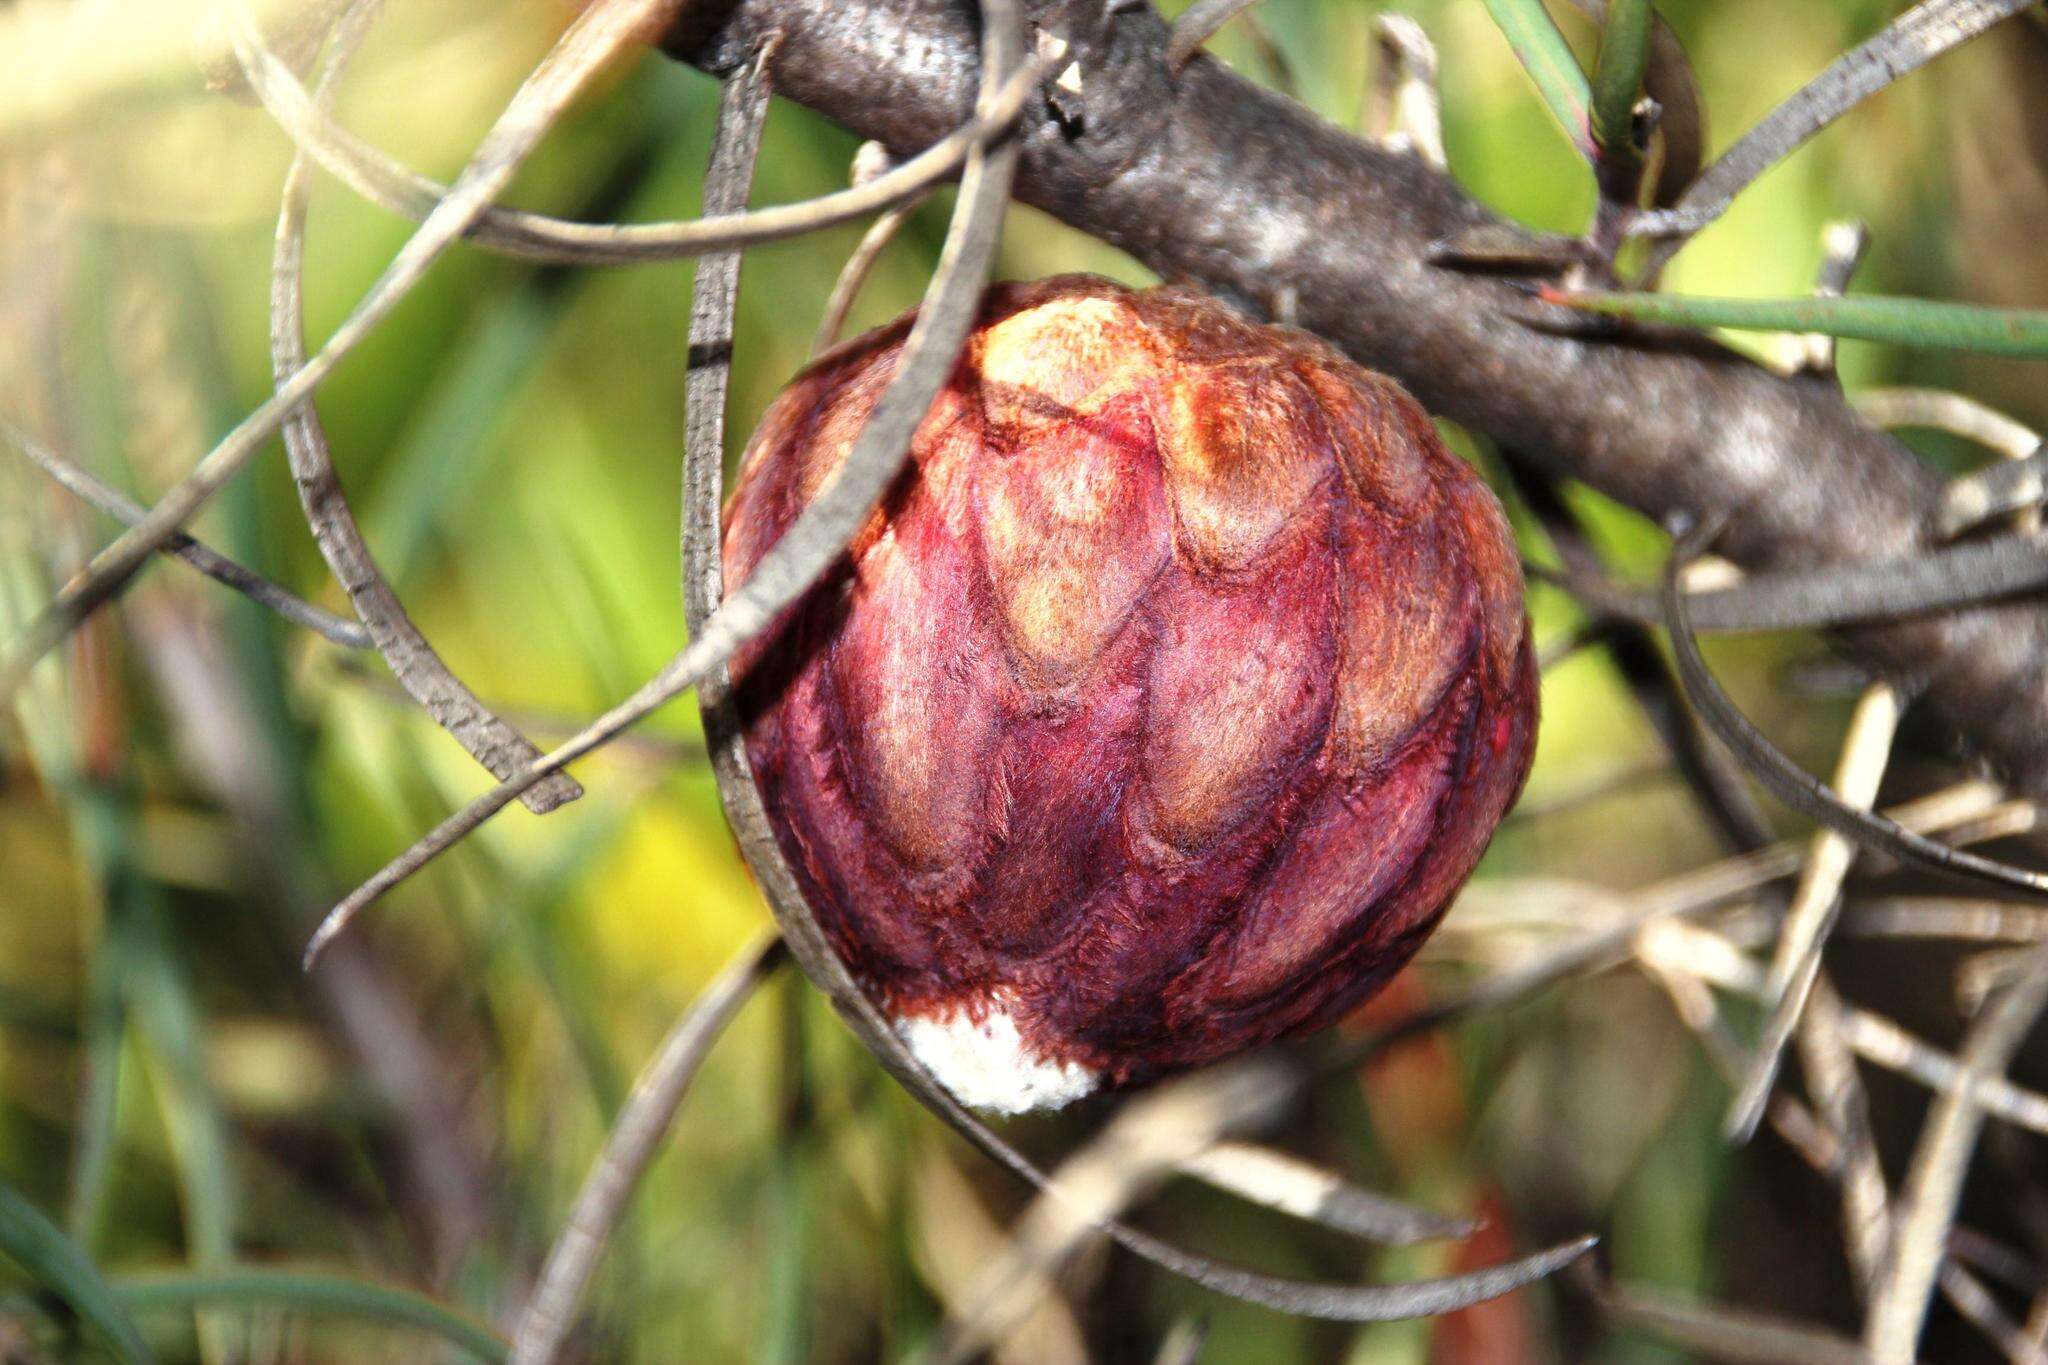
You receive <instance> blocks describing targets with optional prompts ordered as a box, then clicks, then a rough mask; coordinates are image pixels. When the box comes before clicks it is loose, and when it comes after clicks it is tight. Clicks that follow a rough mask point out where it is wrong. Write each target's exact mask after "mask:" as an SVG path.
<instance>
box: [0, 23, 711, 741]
mask: <svg viewBox="0 0 2048 1365" xmlns="http://www.w3.org/2000/svg"><path fill="white" fill-rule="evenodd" d="M676 2H677V0H598V2H597V3H595V4H592V5H591V6H590V7H589V8H587V9H585V10H583V11H582V12H581V13H580V14H578V15H577V16H576V18H575V20H574V21H572V22H571V23H570V25H569V27H568V29H567V31H566V32H564V33H563V35H562V37H561V40H560V41H559V42H558V43H557V44H556V45H555V47H554V49H553V50H552V51H551V52H549V53H548V55H547V56H546V57H545V58H543V59H542V61H541V64H540V65H539V67H537V68H536V69H535V70H534V72H533V74H532V75H531V76H530V77H528V78H527V80H526V82H525V84H523V85H521V86H520V88H519V90H518V91H517V93H515V94H514V95H513V97H512V100H511V102H510V103H509V104H508V105H507V106H506V108H505V111H504V113H503V114H501V115H500V116H499V118H498V121H497V122H496V123H495V124H494V125H492V127H491V130H490V132H488V133H486V134H485V135H484V139H483V142H482V144H481V145H480V146H479V147H478V148H477V151H476V155H475V156H474V157H473V158H472V159H471V160H470V163H469V165H468V166H467V167H466V168H464V170H463V172H462V174H461V176H460V177H458V178H457V180H456V182H455V185H454V187H453V188H451V189H450V190H449V192H448V195H447V197H446V198H444V199H442V200H441V201H440V202H439V203H438V204H437V205H435V207H434V210H433V212H432V213H430V214H428V215H427V217H426V220H425V221H424V222H423V223H422V224H421V225H420V228H419V230H418V231H417V232H415V233H414V234H413V236H412V238H411V239H410V240H409V241H407V242H406V244H405V246H404V247H402V248H401V249H400V250H399V253H398V255H397V256H396V257H395V258H394V259H393V260H392V262H391V264H390V265H389V266H388V267H386V269H385V271H384V273H383V274H382V275H381V276H379V277H378V279H377V281H376V283H374V284H373V285H371V286H370V288H369V290H368V292H366V293H365V294H364V296H363V298H362V300H361V302H359V303H358V304H357V305H356V307H355V310H354V311H353V312H351V313H350V314H349V315H348V317H347V318H345V319H344V320H343V321H342V323H341V325H340V326H339V327H337V328H336V329H335V331H334V334H333V335H332V336H330V337H329V338H328V339H327V341H326V343H325V344H324V345H322V346H321V347H320V349H319V351H318V352H316V353H315V354H314V355H313V357H312V358H311V359H310V360H308V361H307V362H306V364H305V365H303V366H301V367H300V368H299V369H298V370H297V371H296V372H295V373H294V374H293V375H292V376H291V378H289V379H287V380H285V381H284V382H283V383H281V384H279V385H278V387H277V389H276V391H275V392H274V393H273V394H272V395H271V396H270V397H269V398H268V399H266V400H265V401H264V402H263V403H261V404H259V405H258V406H257V407H256V409H255V410H254V411H252V412H251V413H249V415H248V416H246V417H244V418H243V419H242V421H241V422H240V423H239V424H238V425H237V426H236V427H235V428H234V429H233V430H232V431H230V432H229V433H228V434H227V435H226V436H224V437H222V438H221V440H220V442H219V444H217V445H216V446H215V447H214V448H213V449H212V450H211V451H210V452H208V453H207V455H206V456H205V458H203V459H201V460H200V461H199V463H198V465H197V466H196V467H195V468H194V469H193V470H192V472H191V473H190V474H188V475H186V476H185V478H184V479H182V480H180V481H179V482H178V483H177V484H176V485H174V486H173V487H172V488H171V490H170V491H169V492H168V493H166V494H165V495H164V496H163V498H162V499H160V500H159V501H158V502H157V504H156V506H154V507H152V508H151V509H150V511H149V515H148V516H146V517H144V518H143V519H142V520H141V521H140V522H138V523H137V524H136V525H134V526H133V527H131V528H129V530H128V531H127V532H125V533H124V534H123V535H121V536H120V537H119V538H118V539H116V540H115V541H114V543H113V544H111V545H109V546H107V547H106V548H105V549H104V550H102V551H100V552H99V553H98V554H97V555H94V556H93V558H92V561H91V562H90V563H89V564H88V565H87V566H86V569H85V571H84V572H83V573H82V574H80V575H79V576H78V577H77V578H76V579H74V580H73V581H72V582H71V583H69V584H67V585H66V586H65V588H64V589H63V590H62V591H60V592H59V593H58V594H57V597H56V599H55V600H54V601H52V602H51V603H50V604H49V605H48V606H47V607H46V608H44V609H43V611H42V612H40V613H39V614H38V615H37V616H36V618H35V619H34V620H33V621H31V622H30V623H29V626H28V628H27V630H26V631H24V632H23V635H22V638H20V639H18V640H16V641H14V642H13V644H12V645H11V646H10V647H9V648H8V650H7V651H6V653H5V654H4V656H0V700H5V699H6V698H9V697H11V696H12V695H13V694H14V691H15V689H16V688H17V687H18V686H20V684H21V681H22V679H23V678H24V677H26V676H27V674H28V671H29V670H30V669H31V668H33V667H34V666H35V664H36V663H37V662H38V661H39V660H40V659H41V658H42V657H43V656H44V655H45V654H47V653H48V652H49V651H50V650H51V649H52V648H53V647H54V646H55V645H56V644H57V642H58V641H60V640H62V639H63V638H64V637H65V636H66V635H68V634H70V632H71V631H72V630H73V629H74V628H75V627H76V626H77V624H78V623H79V622H80V621H82V620H84V619H85V618H86V617H87V616H89V615H90V614H91V613H92V612H93V611H95V610H97V609H98V608H99V607H100V606H102V605H103V604H104V603H105V602H106V601H107V600H108V599H110V598H111V597H113V596H114V595H115V594H116V593H118V592H119V591H120V590H121V589H122V587H123V586H124V585H125V584H126V583H127V582H128V581H129V579H131V578H132V577H133V576H134V574H135V572H136V570H137V569H139V568H141V567H142V565H143V564H144V563H145V562H146V561H147V560H148V559H149V557H150V556H151V555H153V554H155V553H156V552H157V551H158V550H159V549H161V548H162V547H163V545H164V544H165V543H166V542H167V541H168V540H169V539H170V538H171V537H172V536H173V535H175V534H177V532H178V531H179V530H180V529H181V528H182V527H183V526H184V524H185V522H186V521H188V520H189V519H190V518H191V517H192V515H193V514H194V513H195V512H197V511H198V510H199V508H200V507H201V506H202V505H203V504H204V503H205V502H206V500H207V499H208V498H210V497H212V496H213V494H214V493H215V492H217V491H219V489H220V487H221V486H222V485H223V484H225V483H226V482H227V481H228V479H230V478H232V477H233V476H234V475H235V474H236V472H238V471H239V470H240V469H241V468H242V466H243V465H245V464H247V463H248V461H249V459H250V457H251V456H253V455H254V454H255V453H256V452H257V451H258V450H259V449H261V448H262V445H263V441H264V440H265V438H267V437H268V436H269V435H270V434H271V433H272V432H274V431H276V430H277V428H278V427H279V426H280V425H282V423H283V422H284V419H285V418H286V417H288V416H290V415H291V412H292V410H293V409H294V408H296V407H297V406H298V405H299V404H300V403H301V402H303V401H304V400H305V399H306V398H308V397H310V396H311V395H312V393H313V391H314V389H316V388H317V387H319V385H320V383H321V382H322V381H323V380H325V379H326V378H327V376H328V375H329V374H330V373H332V372H333V370H334V367H335V366H337V365H339V364H340V363H341V361H342V359H343V358H344V357H345V356H347V355H348V353H349V352H350V351H352V350H354V349H355V347H356V346H357V344H358V343H360V342H361V341H362V339H363V338H364V337H365V336H367V335H369V333H370V332H371V331H372V330H373V329H374V328H375V327H376V326H377V325H378V324H379V323H380V322H382V321H383V320H384V319H385V317H387V316H388V315H389V314H390V312H391V310H392V309H394V308H396V307H397V306H398V304H399V302H400V301H401V300H402V299H404V298H405V296H406V295H407V294H409V293H410V292H411V291H412V287H413V286H414V285H415V284H417V283H418V282H419V280H420V278H421V277H422V276H423V275H425V274H426V271H427V268H428V267H429V266H431V265H432V264H433V263H434V261H435V260H436V259H438V258H439V257H440V255H441V253H442V252H443V251H445V250H447V248H448V247H449V246H450V245H451V244H452V243H453V242H454V241H455V240H456V239H457V238H458V237H460V236H461V235H462V234H463V232H464V231H465V230H467V229H468V227H469V226H470V224H471V223H473V222H474V221H475V220H476V218H477V217H478V216H479V215H480V214H481V213H482V212H483V210H484V209H485V207H486V206H487V205H488V204H489V203H490V201H491V200H492V199H494V198H496V197H497V195H498V193H499V192H500V191H501V190H503V189H504V187H505V186H506V185H507V184H509V183H510V182H511V179H512V176H513V173H514V172H515V171H517V170H518V168H519V165H520V163H521V162H522V161H524V160H525V159H526V155H527V153H529V152H530V151H531V150H532V149H533V147H534V146H535V144H537V143H538V142H539V141H540V139H541V137H542V135H543V134H545V133H546V132H547V130H548V128H549V127H550V126H551V125H552V124H553V123H554V121H555V119H556V118H557V117H558V116H559V115H560V113H561V112H562V110H563V109H564V108H565V107H567V105H568V104H569V102H570V101H571V100H572V99H573V98H574V97H575V95H576V93H577V91H578V90H580V89H581V88H582V86H583V84H584V82H585V81H587V80H588V79H589V78H590V77H591V76H592V75H594V74H596V72H597V71H598V69H599V68H600V67H602V66H603V65H604V64H605V63H606V62H607V61H609V60H610V59H611V58H612V57H613V56H614V55H615V54H616V53H617V52H618V51H619V50H620V49H622V48H623V47H625V46H626V45H627V44H628V43H630V42H632V41H634V40H635V39H636V38H637V37H638V36H639V35H640V34H642V33H644V32H645V31H646V27H647V25H648V23H649V21H650V20H653V19H655V18H656V17H658V16H659V15H661V14H663V13H664V12H665V11H667V10H668V9H670V8H672V7H673V5H674V4H675V3H676ZM234 9H235V10H236V12H237V18H238V21H239V22H240V23H242V24H243V25H245V26H246V25H247V24H248V22H249V20H248V16H247V14H246V12H243V11H242V9H241V3H240V0H237V3H236V5H235V6H234ZM542 776H545V774H542Z"/></svg>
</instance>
